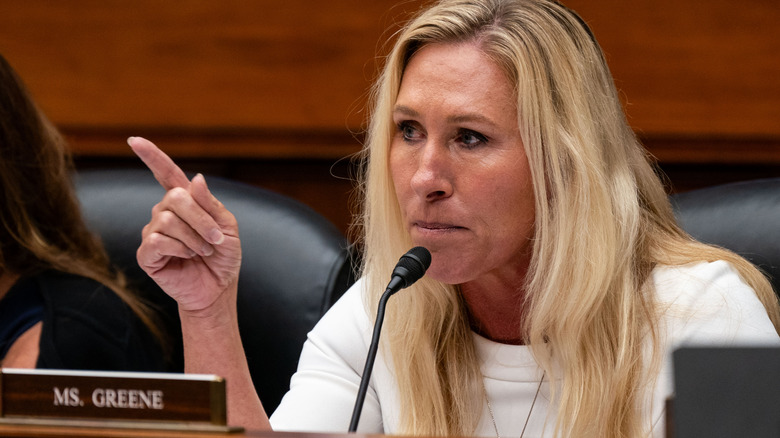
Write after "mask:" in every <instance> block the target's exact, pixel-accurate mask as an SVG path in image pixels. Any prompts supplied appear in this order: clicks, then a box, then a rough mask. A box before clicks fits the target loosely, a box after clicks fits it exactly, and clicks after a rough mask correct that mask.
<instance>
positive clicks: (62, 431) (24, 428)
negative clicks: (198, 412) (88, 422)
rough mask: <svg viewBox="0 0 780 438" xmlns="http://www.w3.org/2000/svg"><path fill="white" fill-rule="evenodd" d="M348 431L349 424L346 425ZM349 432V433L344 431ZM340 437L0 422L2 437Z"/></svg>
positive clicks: (288, 433)
mask: <svg viewBox="0 0 780 438" xmlns="http://www.w3.org/2000/svg"><path fill="white" fill-rule="evenodd" d="M345 430H346V427H345ZM345 435H346V432H345ZM326 436H328V437H333V438H338V437H341V435H338V434H336V435H330V434H319V433H297V432H270V431H259V430H251V431H244V432H203V431H184V430H159V429H158V430H151V429H132V428H112V427H93V426H90V427H79V426H67V427H62V426H38V425H28V424H8V423H5V424H0V437H11V438H17V437H19V438H20V437H47V438H65V437H107V438H114V437H123V438H212V437H220V438H222V437H229V438H245V437H253V438H315V437H319V438H324V437H326ZM361 436H363V437H364V436H365V435H350V437H361Z"/></svg>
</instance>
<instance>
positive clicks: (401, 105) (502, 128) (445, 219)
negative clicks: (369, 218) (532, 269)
mask: <svg viewBox="0 0 780 438" xmlns="http://www.w3.org/2000/svg"><path fill="white" fill-rule="evenodd" d="M393 121H394V122H395V124H396V126H397V128H396V133H395V136H394V138H393V142H392V144H391V148H390V172H391V176H392V178H393V184H394V186H395V190H396V194H397V196H398V202H399V204H400V207H401V212H402V215H403V220H404V222H405V226H406V228H407V230H408V231H409V233H410V234H411V237H412V241H413V242H414V244H415V245H421V246H424V247H426V248H428V249H429V250H430V251H431V254H432V256H433V262H432V264H431V267H430V269H429V270H428V273H427V275H428V276H430V277H432V278H434V279H436V280H439V281H442V282H444V283H448V284H463V283H467V282H472V281H475V280H486V279H489V278H491V277H493V278H494V279H500V280H503V281H507V280H508V281H510V282H515V281H518V280H522V278H523V276H524V275H525V272H526V270H527V267H528V262H529V260H530V254H531V239H532V237H533V223H534V194H533V187H532V183H531V175H530V172H529V168H528V160H527V158H526V155H525V151H524V149H523V143H522V141H521V139H520V131H519V129H518V118H517V104H516V92H515V91H514V89H513V86H512V84H511V83H510V82H509V81H508V80H507V78H506V77H505V75H504V74H503V72H502V71H501V69H500V68H499V67H498V66H497V65H496V64H495V63H494V62H493V61H491V60H490V59H489V58H488V57H486V56H485V55H484V54H483V53H482V52H481V51H480V50H479V49H478V47H477V46H476V45H475V44H473V43H461V44H432V45H428V46H425V47H424V48H423V49H421V50H420V51H419V52H418V53H416V54H415V55H414V56H413V57H412V59H411V61H410V62H409V65H408V66H407V68H406V70H405V71H404V75H403V80H402V82H401V88H400V91H399V94H398V99H397V100H396V102H395V108H394V111H393ZM515 284H516V283H515Z"/></svg>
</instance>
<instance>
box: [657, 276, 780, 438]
mask: <svg viewBox="0 0 780 438" xmlns="http://www.w3.org/2000/svg"><path fill="white" fill-rule="evenodd" d="M653 281H654V284H655V289H656V291H655V292H656V297H657V303H658V305H659V306H661V307H660V311H661V313H662V317H661V319H660V322H659V326H658V329H659V342H661V343H662V350H661V351H662V354H663V359H662V363H661V369H660V373H659V376H658V380H657V382H656V386H655V390H654V396H653V400H652V406H653V408H652V409H653V420H654V425H655V427H654V428H653V431H654V436H656V437H662V436H664V435H663V433H664V430H665V425H664V401H665V400H666V398H667V397H669V396H671V395H673V393H674V373H673V363H672V353H673V352H674V350H675V349H677V348H680V347H684V346H722V347H727V346H775V347H777V346H780V336H778V334H777V332H776V331H775V328H774V326H773V325H772V322H771V321H770V320H769V316H768V315H767V313H766V309H765V308H764V306H763V304H761V302H760V301H759V300H758V297H757V296H756V293H755V291H754V290H753V289H752V288H751V287H750V286H748V285H747V284H746V283H745V282H744V281H742V279H741V278H740V276H739V274H738V273H737V271H736V270H735V269H734V268H733V267H732V266H731V265H730V264H729V263H727V262H725V261H715V262H710V263H707V262H702V263H694V264H688V265H684V266H662V267H659V268H656V269H655V270H654V271H653Z"/></svg>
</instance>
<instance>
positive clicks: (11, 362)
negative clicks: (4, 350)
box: [3, 322, 43, 368]
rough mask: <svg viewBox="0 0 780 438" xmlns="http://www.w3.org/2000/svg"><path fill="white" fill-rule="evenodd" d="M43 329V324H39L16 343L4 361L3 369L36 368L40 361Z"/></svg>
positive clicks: (23, 334)
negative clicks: (39, 354)
mask: <svg viewBox="0 0 780 438" xmlns="http://www.w3.org/2000/svg"><path fill="white" fill-rule="evenodd" d="M42 327H43V322H38V323H37V324H35V325H34V326H32V327H30V328H29V329H28V330H27V331H26V332H24V333H22V335H21V336H19V338H17V339H16V341H14V343H13V344H12V345H11V348H9V349H8V354H6V355H5V358H4V359H3V367H5V368H35V364H36V363H37V361H38V353H39V345H40V342H41V329H42Z"/></svg>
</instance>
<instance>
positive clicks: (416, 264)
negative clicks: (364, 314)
mask: <svg viewBox="0 0 780 438" xmlns="http://www.w3.org/2000/svg"><path fill="white" fill-rule="evenodd" d="M429 266H431V253H430V252H429V251H428V250H427V249H425V248H423V247H422V246H415V247H414V248H412V249H410V250H409V251H408V252H407V253H406V254H404V255H403V256H401V259H400V260H398V264H396V265H395V269H393V274H392V276H391V278H390V283H388V285H387V289H385V293H383V294H382V297H381V298H380V299H379V307H378V309H377V312H376V322H375V323H374V334H373V336H372V337H371V345H370V346H369V348H368V356H367V357H366V365H365V367H364V368H363V377H362V378H361V379H360V387H359V388H358V393H357V399H356V400H355V408H354V409H353V410H352V421H351V422H350V424H349V432H350V433H352V432H355V431H356V430H357V425H358V422H359V421H360V413H361V412H362V411H363V403H364V402H365V400H366V391H367V390H368V382H369V380H370V379H371V371H372V370H373V368H374V359H376V352H377V349H378V347H379V335H380V333H381V332H382V322H383V321H384V318H385V307H386V306H387V300H388V299H389V298H390V297H391V296H392V295H393V294H394V293H396V292H398V291H399V290H401V289H403V288H406V287H409V286H411V285H412V284H414V282H416V281H417V280H419V279H420V278H422V276H423V275H425V271H426V270H428V267H429Z"/></svg>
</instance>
